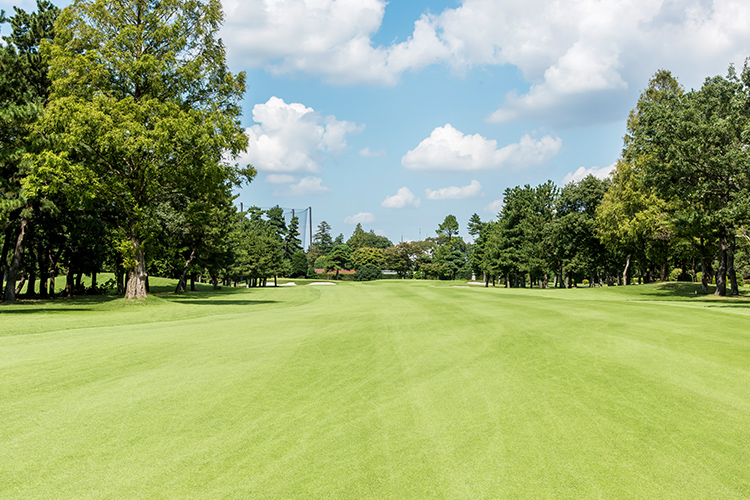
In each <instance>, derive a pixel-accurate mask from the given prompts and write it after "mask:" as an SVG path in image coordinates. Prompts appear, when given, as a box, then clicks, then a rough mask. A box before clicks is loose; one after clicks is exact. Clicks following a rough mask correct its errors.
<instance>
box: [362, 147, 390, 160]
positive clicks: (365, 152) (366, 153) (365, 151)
mask: <svg viewBox="0 0 750 500" xmlns="http://www.w3.org/2000/svg"><path fill="white" fill-rule="evenodd" d="M359 156H361V157H363V158H379V157H381V156H385V150H384V149H379V150H378V151H372V150H371V149H370V148H369V147H367V148H362V149H360V150H359Z"/></svg>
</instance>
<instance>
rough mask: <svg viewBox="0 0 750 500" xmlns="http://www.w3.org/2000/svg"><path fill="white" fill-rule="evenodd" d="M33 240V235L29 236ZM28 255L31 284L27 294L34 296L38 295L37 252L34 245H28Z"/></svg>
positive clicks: (27, 288)
mask: <svg viewBox="0 0 750 500" xmlns="http://www.w3.org/2000/svg"><path fill="white" fill-rule="evenodd" d="M29 239H30V240H31V241H33V237H30V238H29ZM27 255H28V257H27V260H26V262H28V263H29V266H28V268H29V286H27V287H26V295H29V296H34V295H36V293H35V291H36V277H37V274H36V264H37V260H38V259H37V258H36V252H35V251H34V245H33V244H32V245H29V246H28V254H27Z"/></svg>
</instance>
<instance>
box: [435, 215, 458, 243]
mask: <svg viewBox="0 0 750 500" xmlns="http://www.w3.org/2000/svg"><path fill="white" fill-rule="evenodd" d="M435 232H436V233H437V234H438V237H442V238H445V239H447V240H448V242H450V241H451V239H452V238H453V237H454V236H456V235H457V234H458V221H457V220H456V216H455V215H447V216H446V217H445V219H444V220H443V222H442V223H441V224H439V225H438V228H437V229H436V230H435Z"/></svg>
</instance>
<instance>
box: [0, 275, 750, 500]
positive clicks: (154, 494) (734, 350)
mask: <svg viewBox="0 0 750 500" xmlns="http://www.w3.org/2000/svg"><path fill="white" fill-rule="evenodd" d="M303 285H304V282H302V281H301V282H300V285H299V286H296V287H281V288H276V289H273V288H269V289H252V290H246V289H227V288H224V289H222V290H220V291H216V292H214V291H210V290H204V291H201V292H199V293H187V294H182V295H173V294H162V295H155V296H152V297H150V298H149V299H147V300H145V301H141V302H126V301H123V300H120V299H113V298H111V297H86V298H76V299H70V300H54V301H49V302H34V301H29V302H22V303H19V304H15V305H10V306H7V305H6V306H0V422H1V424H0V497H2V498H321V497H339V498H341V497H343V498H544V497H555V498H601V497H604V498H747V497H749V496H750V486H749V485H750V469H749V468H748V466H747V464H748V463H750V446H748V443H750V376H749V375H750V300H748V298H746V297H740V298H733V299H717V298H714V297H713V296H698V297H696V296H695V295H694V288H693V285H690V284H688V285H677V284H666V285H661V286H658V285H657V286H651V285H649V286H631V287H627V288H610V289H607V288H604V289H578V290H549V291H542V290H506V289H503V288H495V289H493V288H489V289H485V288H483V287H471V288H470V289H467V288H453V287H451V286H450V285H451V284H449V283H437V282H399V281H395V280H389V281H382V282H374V283H340V284H338V285H337V286H330V287H309V286H303ZM165 286H166V284H165Z"/></svg>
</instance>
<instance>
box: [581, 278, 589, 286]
mask: <svg viewBox="0 0 750 500" xmlns="http://www.w3.org/2000/svg"><path fill="white" fill-rule="evenodd" d="M581 284H582V285H583V286H589V280H587V279H584V280H583V281H582V282H581Z"/></svg>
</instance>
